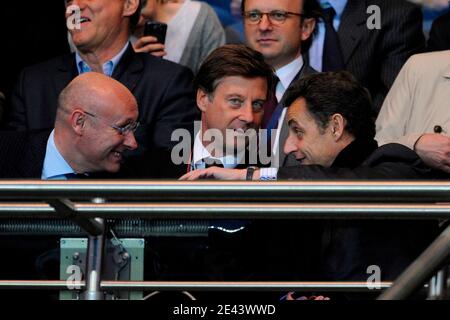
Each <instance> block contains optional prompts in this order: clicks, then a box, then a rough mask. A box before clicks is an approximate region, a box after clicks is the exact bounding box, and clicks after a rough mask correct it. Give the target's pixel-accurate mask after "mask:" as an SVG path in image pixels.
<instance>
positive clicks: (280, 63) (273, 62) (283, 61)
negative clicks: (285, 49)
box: [265, 52, 302, 70]
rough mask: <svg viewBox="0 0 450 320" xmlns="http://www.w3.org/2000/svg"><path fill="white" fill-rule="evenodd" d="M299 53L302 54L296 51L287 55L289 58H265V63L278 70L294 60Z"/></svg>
mask: <svg viewBox="0 0 450 320" xmlns="http://www.w3.org/2000/svg"><path fill="white" fill-rule="evenodd" d="M301 55H302V53H301V52H298V53H297V55H295V56H292V57H289V58H287V57H276V58H273V59H270V58H267V59H265V60H266V62H267V64H269V65H270V66H271V67H272V68H274V69H275V70H279V69H281V68H283V67H284V66H287V65H288V64H290V63H291V62H292V61H294V60H295V59H297V58H298V57H300V56H301Z"/></svg>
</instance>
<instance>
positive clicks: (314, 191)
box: [0, 180, 450, 203]
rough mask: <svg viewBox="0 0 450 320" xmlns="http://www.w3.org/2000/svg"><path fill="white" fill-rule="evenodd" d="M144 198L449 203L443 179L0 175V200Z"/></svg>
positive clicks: (449, 185) (448, 190) (449, 186)
mask: <svg viewBox="0 0 450 320" xmlns="http://www.w3.org/2000/svg"><path fill="white" fill-rule="evenodd" d="M51 197H57V198H60V197H64V198H70V199H89V198H93V197H101V198H107V199H128V200H137V199H145V200H146V201H208V202H211V201H247V202H251V201H258V202H271V201H272V202H273V201H275V202H278V201H290V202H295V201H302V202H310V201H318V200H320V201H321V202H329V201H331V202H335V201H339V202H342V201H344V202H348V201H352V202H369V201H371V202H375V201H377V200H382V201H383V202H385V203H386V202H416V201H418V200H419V199H420V201H422V202H450V182H443V181H270V182H269V181H264V182H250V181H249V182H247V181H244V182H236V181H231V182H230V181H195V182H185V181H150V180H148V181H147V180H142V181H141V180H108V181H102V180H80V181H74V180H71V181H40V180H39V181H38V180H0V199H10V200H12V199H21V200H26V199H35V200H36V199H48V198H51Z"/></svg>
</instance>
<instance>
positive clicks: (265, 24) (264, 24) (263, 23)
mask: <svg viewBox="0 0 450 320" xmlns="http://www.w3.org/2000/svg"><path fill="white" fill-rule="evenodd" d="M258 28H259V30H261V31H267V30H272V28H273V25H272V22H271V21H270V19H269V15H268V14H263V15H262V17H261V20H260V21H259V23H258Z"/></svg>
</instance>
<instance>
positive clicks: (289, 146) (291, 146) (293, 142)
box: [283, 132, 298, 155]
mask: <svg viewBox="0 0 450 320" xmlns="http://www.w3.org/2000/svg"><path fill="white" fill-rule="evenodd" d="M283 151H284V153H285V154H286V155H288V154H290V153H293V152H296V151H298V145H297V138H296V137H295V136H294V134H293V133H292V132H289V136H288V137H287V139H286V142H285V143H284V147H283Z"/></svg>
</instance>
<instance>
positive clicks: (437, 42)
mask: <svg viewBox="0 0 450 320" xmlns="http://www.w3.org/2000/svg"><path fill="white" fill-rule="evenodd" d="M449 30H450V12H447V13H446V14H443V15H442V16H440V17H439V18H437V19H436V20H434V22H433V24H432V25H431V30H430V38H429V39H428V43H427V51H442V50H450V33H449Z"/></svg>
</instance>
